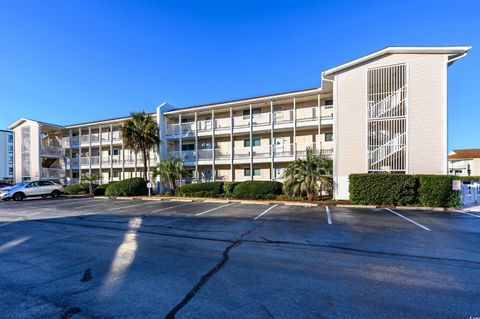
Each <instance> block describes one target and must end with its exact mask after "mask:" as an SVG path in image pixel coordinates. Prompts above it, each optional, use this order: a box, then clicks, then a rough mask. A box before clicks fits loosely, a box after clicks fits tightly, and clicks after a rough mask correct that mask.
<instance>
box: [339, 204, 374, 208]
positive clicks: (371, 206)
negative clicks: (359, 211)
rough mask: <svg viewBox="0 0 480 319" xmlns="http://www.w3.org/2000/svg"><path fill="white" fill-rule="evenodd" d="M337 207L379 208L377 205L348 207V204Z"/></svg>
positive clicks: (350, 206) (353, 206) (349, 206)
mask: <svg viewBox="0 0 480 319" xmlns="http://www.w3.org/2000/svg"><path fill="white" fill-rule="evenodd" d="M337 207H343V208H378V207H377V206H375V205H347V204H339V205H337Z"/></svg>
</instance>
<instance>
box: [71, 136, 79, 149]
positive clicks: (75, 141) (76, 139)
mask: <svg viewBox="0 0 480 319" xmlns="http://www.w3.org/2000/svg"><path fill="white" fill-rule="evenodd" d="M79 142H80V140H79V137H78V136H72V137H70V147H72V146H78V144H79Z"/></svg>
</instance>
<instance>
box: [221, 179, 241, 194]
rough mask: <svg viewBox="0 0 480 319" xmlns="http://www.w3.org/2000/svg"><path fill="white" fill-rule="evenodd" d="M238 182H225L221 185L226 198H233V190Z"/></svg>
mask: <svg viewBox="0 0 480 319" xmlns="http://www.w3.org/2000/svg"><path fill="white" fill-rule="evenodd" d="M238 184H240V182H226V183H224V184H223V192H224V194H225V196H226V197H233V190H234V189H235V187H237V186H238Z"/></svg>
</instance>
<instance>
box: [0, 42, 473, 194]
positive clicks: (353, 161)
mask: <svg viewBox="0 0 480 319" xmlns="http://www.w3.org/2000/svg"><path fill="white" fill-rule="evenodd" d="M470 48H471V47H467V46H451V47H449V46H444V47H388V48H385V49H382V50H380V51H376V52H374V53H372V54H369V55H366V56H364V57H361V58H359V59H356V60H353V61H350V62H348V63H345V64H342V65H340V66H337V67H334V68H331V69H329V70H327V71H325V72H323V73H322V75H321V85H320V87H315V88H311V89H305V90H299V91H292V92H285V93H279V94H271V95H265V96H258V97H251V98H244V99H240V100H234V101H226V102H219V103H212V104H204V105H198V106H192V107H182V108H175V107H173V106H172V105H170V104H167V103H164V104H162V105H160V106H159V107H157V112H156V114H155V113H154V114H152V116H155V115H156V120H157V122H158V124H159V129H160V140H161V142H160V145H159V147H158V149H157V150H152V158H153V160H152V162H151V163H150V165H149V166H150V168H151V167H153V166H155V165H156V163H157V162H158V161H159V160H161V159H162V158H165V157H167V156H173V157H178V158H181V159H182V160H183V162H184V165H185V167H186V168H187V169H188V170H190V171H191V174H188V175H189V176H188V177H187V176H185V177H184V178H182V183H191V182H202V181H214V180H221V181H244V180H278V181H282V180H283V174H284V171H285V168H286V167H287V166H288V164H289V163H291V162H292V161H294V160H295V159H298V158H302V157H304V156H305V153H306V150H307V148H311V149H312V150H313V151H314V152H315V153H316V154H324V155H326V156H329V157H331V158H332V159H333V163H334V197H335V198H337V199H347V198H348V197H349V192H348V185H349V183H348V176H349V175H350V174H352V173H369V172H395V173H407V174H446V173H447V82H448V81H447V68H448V66H450V65H452V64H453V63H454V62H455V61H456V60H458V59H460V58H462V57H464V56H465V55H466V54H467V52H468V50H469V49H470ZM127 118H128V117H127ZM127 118H118V119H112V120H103V121H98V122H91V123H83V124H75V125H68V126H57V125H52V124H47V123H42V122H38V121H31V120H26V119H21V120H18V121H17V122H15V123H14V124H12V125H11V126H10V127H9V128H10V129H12V130H13V131H14V133H15V145H16V146H15V159H16V163H19V164H18V165H15V179H16V180H22V179H29V178H40V177H41V178H47V177H51V178H59V179H65V180H66V181H68V182H75V181H77V180H78V178H79V177H80V176H82V174H84V173H90V174H100V175H101V176H102V182H107V181H110V180H116V179H123V178H128V177H131V176H139V175H140V174H141V171H142V168H143V162H142V161H140V160H139V159H138V158H137V163H135V156H134V154H133V153H132V152H131V150H129V149H126V148H125V147H124V146H123V143H122V138H121V133H120V127H121V125H122V122H123V121H125V120H126V119H127Z"/></svg>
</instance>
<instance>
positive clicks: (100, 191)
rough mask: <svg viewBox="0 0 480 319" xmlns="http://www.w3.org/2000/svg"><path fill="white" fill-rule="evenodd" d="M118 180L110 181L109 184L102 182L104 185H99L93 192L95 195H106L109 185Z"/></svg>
mask: <svg viewBox="0 0 480 319" xmlns="http://www.w3.org/2000/svg"><path fill="white" fill-rule="evenodd" d="M114 183H116V182H110V183H108V184H102V185H99V186H97V187H96V188H95V190H94V191H93V194H94V195H95V196H105V190H106V189H107V187H108V186H110V185H112V184H114Z"/></svg>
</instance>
